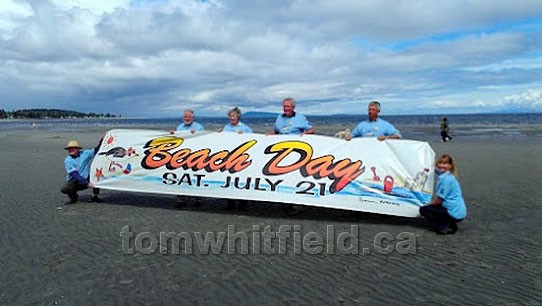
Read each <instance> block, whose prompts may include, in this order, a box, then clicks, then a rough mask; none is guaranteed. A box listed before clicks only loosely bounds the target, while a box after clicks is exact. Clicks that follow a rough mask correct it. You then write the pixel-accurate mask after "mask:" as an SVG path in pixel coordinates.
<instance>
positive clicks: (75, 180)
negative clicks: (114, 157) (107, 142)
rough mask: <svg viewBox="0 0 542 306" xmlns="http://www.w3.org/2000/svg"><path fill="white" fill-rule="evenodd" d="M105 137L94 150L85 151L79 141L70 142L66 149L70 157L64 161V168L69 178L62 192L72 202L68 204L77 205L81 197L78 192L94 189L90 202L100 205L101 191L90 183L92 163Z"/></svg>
mask: <svg viewBox="0 0 542 306" xmlns="http://www.w3.org/2000/svg"><path fill="white" fill-rule="evenodd" d="M102 141H103V137H102V138H101V139H100V142H99V143H98V145H97V146H96V147H95V148H94V149H87V150H83V147H81V146H80V145H79V142H78V141H77V140H70V141H69V142H68V145H66V147H65V148H64V149H65V150H67V151H68V156H66V159H64V167H65V168H66V172H67V176H66V183H65V184H64V186H63V187H62V189H61V190H60V191H61V192H62V193H64V194H67V195H68V197H69V198H70V201H69V202H68V203H66V204H75V203H77V200H78V198H79V196H78V195H77V192H78V191H80V190H85V189H87V188H93V190H92V196H91V198H90V200H91V201H92V202H96V203H99V202H101V201H102V200H101V199H100V198H99V197H98V194H99V193H100V189H98V188H94V184H92V183H91V182H89V178H90V163H91V161H92V158H93V157H94V155H96V153H98V150H99V149H100V146H101V145H102Z"/></svg>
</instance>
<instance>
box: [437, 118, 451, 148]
mask: <svg viewBox="0 0 542 306" xmlns="http://www.w3.org/2000/svg"><path fill="white" fill-rule="evenodd" d="M449 130H450V129H449V127H448V119H446V117H442V120H441V121H440V136H441V137H442V141H444V142H446V140H447V139H449V140H450V141H453V139H452V137H451V136H450V135H449V134H448V132H449Z"/></svg>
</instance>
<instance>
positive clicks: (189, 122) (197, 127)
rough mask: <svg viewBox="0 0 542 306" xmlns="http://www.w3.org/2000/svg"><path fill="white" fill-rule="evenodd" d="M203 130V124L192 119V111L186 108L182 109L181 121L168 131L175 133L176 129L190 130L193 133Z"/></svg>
mask: <svg viewBox="0 0 542 306" xmlns="http://www.w3.org/2000/svg"><path fill="white" fill-rule="evenodd" d="M203 130H204V129H203V126H202V125H201V124H199V123H197V122H196V121H194V111H193V110H191V109H189V108H187V109H185V110H184V114H183V123H181V124H180V125H179V126H178V127H177V130H169V133H170V134H175V132H176V131H190V133H192V134H194V133H195V132H198V131H203Z"/></svg>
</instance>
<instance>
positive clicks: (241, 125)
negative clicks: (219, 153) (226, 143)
mask: <svg viewBox="0 0 542 306" xmlns="http://www.w3.org/2000/svg"><path fill="white" fill-rule="evenodd" d="M222 131H225V132H239V131H241V132H243V133H252V129H251V128H249V127H248V125H246V124H244V123H243V122H241V121H239V122H238V123H237V125H233V124H231V123H228V124H226V125H225V126H224V129H223V130H222Z"/></svg>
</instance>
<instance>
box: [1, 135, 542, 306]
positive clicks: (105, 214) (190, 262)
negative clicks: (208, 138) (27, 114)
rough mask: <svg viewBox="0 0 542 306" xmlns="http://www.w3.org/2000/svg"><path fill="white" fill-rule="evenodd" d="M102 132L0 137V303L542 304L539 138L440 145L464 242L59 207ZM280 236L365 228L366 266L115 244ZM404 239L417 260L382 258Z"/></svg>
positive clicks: (141, 199)
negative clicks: (79, 150) (72, 157)
mask: <svg viewBox="0 0 542 306" xmlns="http://www.w3.org/2000/svg"><path fill="white" fill-rule="evenodd" d="M105 131H106V130H105V129H102V128H96V129H94V130H91V131H74V132H54V131H40V130H28V131H10V132H8V133H6V134H5V135H4V136H2V137H0V140H1V141H2V147H1V148H0V155H1V158H0V169H1V172H2V176H1V178H0V182H1V184H0V186H1V187H0V188H1V190H0V229H1V230H0V232H1V233H2V235H1V236H0V249H1V250H2V253H3V255H2V257H1V259H0V271H1V273H0V304H3V305H23V304H24V305H29V304H40V305H78V304H83V305H86V304H92V305H103V304H105V305H108V304H109V305H111V304H129V305H134V304H136V305H146V304H174V303H175V304H195V305H208V304H228V305H283V304H291V305H337V304H345V305H351V304H361V305H384V304H387V305H389V304H392V305H393V304H410V305H413V304H416V305H454V304H456V305H540V304H541V303H542V230H541V228H540V220H541V216H542V203H541V200H540V199H542V191H541V190H540V188H539V185H540V183H542V179H541V176H540V173H542V138H541V137H517V138H514V137H500V138H489V137H487V138H484V137H480V138H475V137H472V138H464V139H462V138H460V137H457V138H456V141H455V142H453V143H441V142H438V138H437V137H435V140H434V141H433V142H431V146H432V147H433V149H434V150H435V152H436V153H437V155H438V154H441V153H450V154H452V156H454V157H455V158H456V160H457V161H458V168H459V182H460V183H461V186H462V189H463V195H464V198H465V200H466V202H467V205H468V216H467V219H466V220H465V221H463V222H462V223H460V224H459V231H458V232H457V233H456V234H455V235H447V236H440V235H436V234H435V233H434V232H432V231H430V228H429V226H428V224H427V223H426V222H425V221H424V220H423V219H411V218H400V217H393V216H386V215H377V214H368V213H358V212H350V211H343V210H333V209H323V208H313V207H306V208H305V209H304V211H303V212H302V213H301V214H299V215H297V216H288V215H287V214H285V212H284V206H282V205H279V204H274V203H261V202H251V203H249V204H248V207H247V208H246V210H244V211H227V210H225V207H226V201H225V200H221V199H212V198H203V199H202V202H203V203H202V206H201V207H195V206H194V205H193V203H187V204H186V205H185V206H184V207H181V208H178V207H176V199H175V197H174V196H170V195H156V194H136V193H127V192H118V191H109V190H103V191H102V194H101V197H102V199H103V201H104V202H103V203H98V204H97V203H91V202H90V191H84V192H82V193H81V196H80V198H81V201H80V202H79V203H77V204H74V205H64V203H65V202H66V201H67V197H66V196H65V195H63V194H61V193H60V187H61V186H62V184H63V182H64V178H65V173H64V169H63V160H64V158H65V154H66V152H65V151H64V150H63V147H64V145H65V144H66V143H67V141H68V140H69V139H78V140H79V141H80V142H81V143H82V144H83V145H84V146H85V147H86V148H89V147H92V146H94V145H95V143H96V142H97V140H98V138H99V137H100V135H101V134H102V133H103V132H105ZM188 202H191V201H190V199H189V201H188ZM283 225H291V226H292V228H293V227H294V226H299V227H298V228H300V232H301V233H303V234H304V233H309V232H315V233H320V234H321V235H323V236H325V235H326V231H327V229H328V227H329V226H332V227H333V229H334V231H335V233H340V232H351V229H352V226H357V229H359V245H360V247H363V248H367V249H369V253H370V254H361V253H360V254H344V253H341V252H338V251H337V250H335V252H332V253H331V254H330V253H328V252H326V251H325V250H324V251H322V252H320V253H318V254H310V253H309V252H301V254H295V252H293V251H292V250H294V246H293V239H287V240H286V246H285V247H286V250H287V252H286V254H267V253H264V252H263V251H262V253H261V254H253V253H251V254H242V251H241V249H243V246H242V245H241V243H240V244H238V245H236V251H235V252H233V253H234V254H228V251H227V250H222V251H221V252H219V253H220V254H204V252H200V251H198V250H197V248H196V247H194V252H193V253H192V254H185V253H182V252H181V254H173V253H172V252H166V254H161V253H160V251H159V250H157V251H155V252H151V254H142V253H141V252H137V251H136V252H133V253H132V254H129V253H128V252H127V251H126V249H125V248H124V247H123V239H124V238H122V237H121V234H120V233H121V231H122V229H123V228H125V227H126V226H128V227H129V230H130V231H131V232H132V233H133V234H134V235H135V236H137V235H138V234H139V233H143V232H146V233H150V234H154V235H155V236H158V235H159V233H160V232H174V233H181V232H186V233H192V234H193V233H209V232H213V233H218V232H227V231H228V226H234V227H235V231H236V232H242V233H246V234H247V235H248V236H251V235H252V232H253V231H255V230H258V229H259V230H263V229H264V228H266V227H268V226H270V228H272V229H273V230H275V231H276V230H278V228H279V227H280V226H283ZM403 232H407V233H412V234H413V235H414V236H415V254H401V253H399V252H397V251H394V252H391V253H390V254H384V253H383V252H378V251H377V250H376V249H375V247H374V243H375V237H382V236H379V233H389V234H390V235H391V236H390V237H398V235H399V234H400V233H403ZM132 240H133V239H132ZM148 241H150V239H147V242H148ZM132 242H133V241H132ZM194 243H195V240H194ZM393 243H394V242H393V241H384V244H385V245H386V246H387V245H390V244H391V245H393ZM272 246H274V247H277V246H278V244H277V243H276V241H275V242H273V245H272ZM142 247H143V248H145V245H143V246H142ZM268 247H270V246H268ZM146 249H149V248H146ZM275 250H276V248H275Z"/></svg>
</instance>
